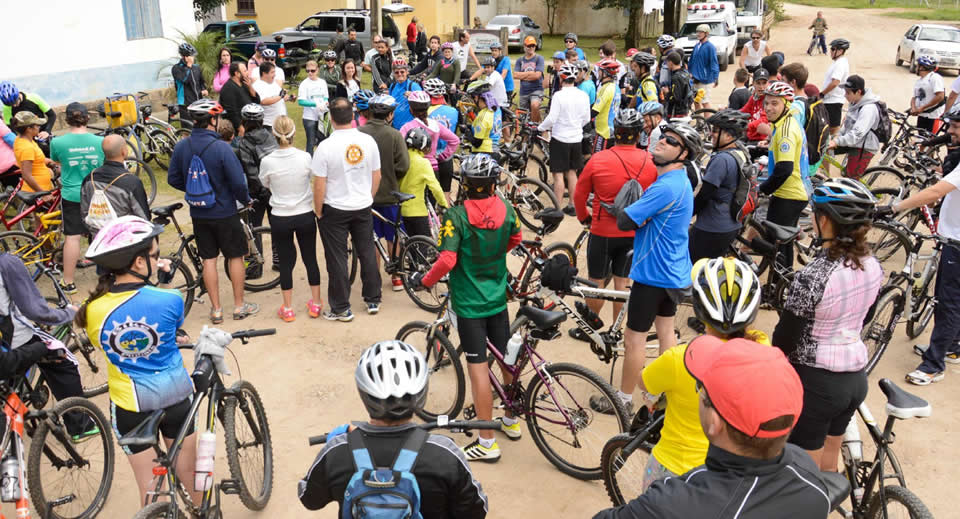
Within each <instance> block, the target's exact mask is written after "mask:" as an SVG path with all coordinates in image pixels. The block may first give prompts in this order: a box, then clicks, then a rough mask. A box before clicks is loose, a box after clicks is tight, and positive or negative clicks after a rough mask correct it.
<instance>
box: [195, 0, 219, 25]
mask: <svg viewBox="0 0 960 519" xmlns="http://www.w3.org/2000/svg"><path fill="white" fill-rule="evenodd" d="M225 3H227V0H193V18H194V19H195V20H196V21H198V22H199V21H200V20H203V15H204V14H205V13H208V12H210V11H212V10H213V9H216V8H217V7H220V6H221V5H223V4H225Z"/></svg>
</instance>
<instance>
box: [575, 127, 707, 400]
mask: <svg viewBox="0 0 960 519" xmlns="http://www.w3.org/2000/svg"><path fill="white" fill-rule="evenodd" d="M702 149H703V145H702V143H701V140H700V135H699V134H698V133H697V130H695V129H693V128H692V127H690V125H687V124H682V123H681V124H668V125H667V126H665V127H664V129H663V134H662V135H661V137H660V140H659V141H657V145H656V146H655V147H654V148H653V153H652V155H653V164H654V165H655V166H656V167H657V180H656V181H655V182H654V183H653V184H651V185H650V187H649V188H647V190H646V191H645V192H644V193H643V196H641V197H640V199H639V200H637V201H636V202H635V203H633V204H631V205H630V206H628V207H627V208H626V209H624V210H623V211H620V212H619V214H617V227H618V228H619V229H620V230H622V231H630V230H636V235H635V236H634V239H633V266H632V267H631V269H630V279H631V280H633V286H632V287H631V288H630V299H629V300H628V302H627V308H628V311H627V329H626V332H625V333H624V336H623V344H624V350H625V351H624V361H623V378H622V382H621V384H620V391H619V393H618V394H619V397H620V399H621V400H623V402H624V404H625V405H626V406H627V408H628V410H629V412H630V413H632V412H633V391H634V389H636V387H637V382H638V381H639V380H640V372H642V371H643V364H644V360H645V359H646V342H647V332H648V331H649V330H650V326H651V325H654V324H655V325H656V330H657V337H658V340H659V342H660V353H661V354H662V353H663V352H665V351H666V350H668V349H670V348H672V347H674V346H676V345H677V339H676V335H674V326H673V316H674V314H676V312H677V304H676V301H678V300H679V299H680V298H681V297H682V293H683V292H684V291H685V289H686V288H687V287H689V286H690V270H691V269H692V268H693V265H692V264H691V263H690V253H689V251H688V246H689V245H688V231H687V228H688V226H689V223H690V219H691V218H692V217H693V187H692V186H691V185H690V180H688V178H687V172H686V169H685V168H684V165H683V163H684V161H687V160H692V159H693V157H696V156H697V155H699V154H700V152H701V150H702ZM590 406H591V407H592V408H593V409H594V410H596V411H599V412H603V413H612V412H613V411H612V409H610V408H611V407H612V406H611V405H610V404H609V403H607V401H606V400H603V399H599V398H591V399H590Z"/></svg>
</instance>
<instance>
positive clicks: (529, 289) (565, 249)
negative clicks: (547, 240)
mask: <svg viewBox="0 0 960 519" xmlns="http://www.w3.org/2000/svg"><path fill="white" fill-rule="evenodd" d="M554 253H558V254H563V255H565V256H567V258H568V259H569V260H570V263H571V264H575V262H576V261H577V253H576V251H575V250H573V245H570V244H569V243H567V242H563V241H558V242H554V243H551V244H550V245H547V246H546V247H544V248H543V255H544V256H546V257H547V258H550V257H553V254H554ZM534 276H536V277H534ZM538 290H540V270H539V269H537V268H536V267H535V266H534V265H533V264H528V265H527V268H526V271H525V272H524V273H523V277H522V278H521V279H520V287H519V290H518V292H519V293H520V294H521V295H527V294H534V293H536V292H537V291H538Z"/></svg>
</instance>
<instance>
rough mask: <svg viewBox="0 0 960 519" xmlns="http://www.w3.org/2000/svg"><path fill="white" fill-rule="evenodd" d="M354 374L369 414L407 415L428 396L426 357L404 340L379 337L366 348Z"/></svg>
mask: <svg viewBox="0 0 960 519" xmlns="http://www.w3.org/2000/svg"><path fill="white" fill-rule="evenodd" d="M354 378H355V379H356V381H357V390H358V391H359V392H360V399H361V400H363V405H364V406H366V408H367V413H368V414H369V415H370V418H376V419H381V420H382V419H387V420H403V419H406V418H409V417H410V416H412V415H413V411H414V409H418V408H421V407H423V403H424V401H425V400H426V397H427V364H426V361H425V360H424V359H423V355H421V354H420V352H418V351H417V350H415V349H414V348H413V347H412V346H410V345H409V344H407V343H405V342H403V341H396V340H390V341H380V342H378V343H376V344H374V345H373V346H370V347H369V348H367V350H366V351H364V352H363V354H362V355H361V356H360V361H359V362H357V370H356V372H355V374H354Z"/></svg>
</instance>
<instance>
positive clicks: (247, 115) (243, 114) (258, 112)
mask: <svg viewBox="0 0 960 519" xmlns="http://www.w3.org/2000/svg"><path fill="white" fill-rule="evenodd" d="M240 118H241V119H242V120H244V121H262V120H263V107H262V106H260V105H259V104H257V103H250V104H246V105H243V108H241V109H240Z"/></svg>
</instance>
